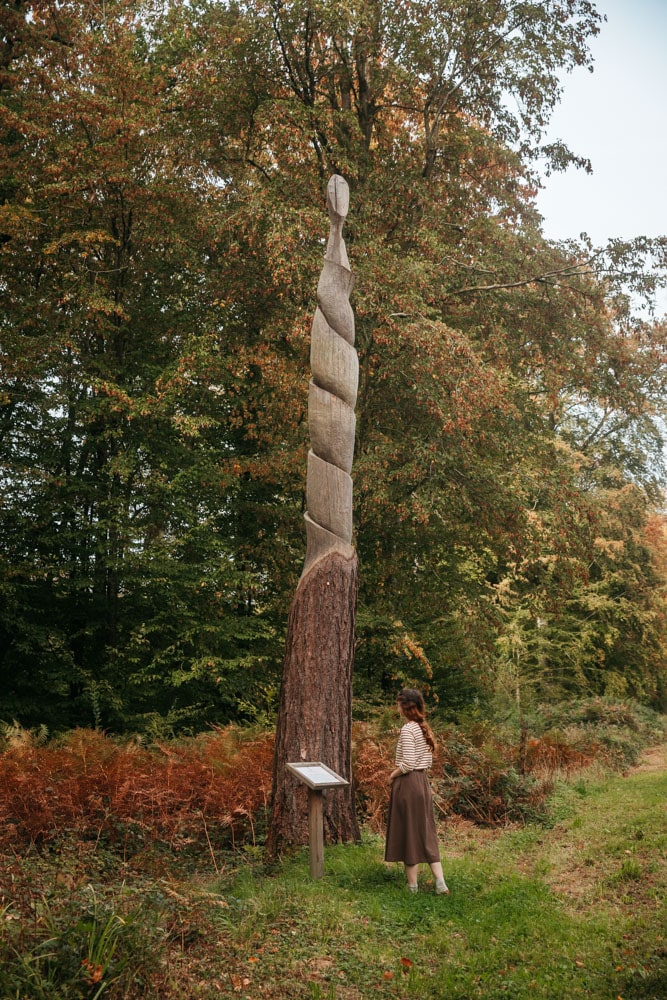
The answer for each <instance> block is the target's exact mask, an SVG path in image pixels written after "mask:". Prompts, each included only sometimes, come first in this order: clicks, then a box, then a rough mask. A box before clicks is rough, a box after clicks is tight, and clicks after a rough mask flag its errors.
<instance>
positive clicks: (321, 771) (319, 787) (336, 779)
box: [287, 761, 350, 878]
mask: <svg viewBox="0 0 667 1000" xmlns="http://www.w3.org/2000/svg"><path fill="white" fill-rule="evenodd" d="M287 769H288V771H291V772H292V774H294V775H295V776H296V777H297V778H298V779H299V781H302V782H303V783H304V785H307V786H308V842H309V845H310V874H311V875H312V877H313V878H322V876H323V875H324V820H323V818H322V792H323V791H324V789H325V788H343V786H345V785H349V783H350V782H349V781H346V780H345V778H342V777H341V776H340V774H336V772H335V771H332V770H331V768H330V767H327V766H326V764H322V763H321V762H320V761H297V762H296V763H293V764H287Z"/></svg>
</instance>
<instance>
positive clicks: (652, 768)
mask: <svg viewBox="0 0 667 1000" xmlns="http://www.w3.org/2000/svg"><path fill="white" fill-rule="evenodd" d="M665 768H667V743H661V744H660V746H657V747H651V749H650V750H646V751H645V752H644V753H643V754H642V757H641V760H640V761H639V763H638V764H636V765H635V766H634V767H633V768H631V769H630V773H643V774H656V773H657V772H658V771H664V770H665Z"/></svg>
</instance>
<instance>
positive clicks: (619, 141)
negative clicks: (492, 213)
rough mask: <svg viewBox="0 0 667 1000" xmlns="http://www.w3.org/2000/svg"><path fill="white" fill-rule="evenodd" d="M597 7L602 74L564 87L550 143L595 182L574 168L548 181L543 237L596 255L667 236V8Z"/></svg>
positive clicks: (614, 2) (647, 0) (576, 75)
mask: <svg viewBox="0 0 667 1000" xmlns="http://www.w3.org/2000/svg"><path fill="white" fill-rule="evenodd" d="M596 6H597V9H598V11H599V12H600V13H601V14H606V15H607V21H606V23H605V22H603V23H602V25H601V27H600V34H599V35H598V37H597V38H595V39H593V40H592V42H591V43H590V47H591V51H592V54H593V57H594V60H595V62H594V72H593V73H592V74H591V73H589V71H588V70H586V69H584V68H577V69H576V70H574V71H573V73H571V74H569V75H567V76H565V77H564V79H563V87H564V92H563V98H562V102H561V104H560V105H559V106H558V108H557V109H556V111H555V113H554V115H553V118H552V122H551V127H550V129H549V133H548V135H549V138H550V140H553V139H556V138H559V139H562V140H563V141H564V142H565V144H566V145H567V146H568V147H569V148H570V149H571V150H572V152H574V153H576V154H577V155H580V156H585V157H588V159H590V160H591V162H592V166H593V174H592V176H589V175H587V174H586V173H585V172H584V171H583V170H576V169H574V168H570V169H569V170H568V171H567V172H566V173H565V174H555V175H552V176H551V177H550V178H545V179H544V184H545V189H544V190H543V191H542V192H541V193H540V195H539V196H538V208H539V210H540V212H541V213H542V215H543V216H544V231H545V233H546V235H547V236H548V237H550V238H553V239H564V238H566V237H577V236H579V234H580V233H581V232H586V233H588V235H589V236H590V237H591V239H592V240H593V243H595V244H597V245H599V244H604V243H605V242H606V241H607V239H609V238H610V237H614V236H619V237H625V238H629V237H633V236H640V235H644V236H662V235H667V0H597V3H596ZM661 305H662V303H661Z"/></svg>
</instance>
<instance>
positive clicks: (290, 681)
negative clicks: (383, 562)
mask: <svg viewBox="0 0 667 1000" xmlns="http://www.w3.org/2000/svg"><path fill="white" fill-rule="evenodd" d="M356 594H357V556H356V553H354V552H353V553H352V555H351V557H350V558H346V557H345V556H343V555H341V554H340V553H338V552H333V553H330V554H329V555H327V556H325V557H324V558H322V559H320V560H319V561H318V563H317V564H316V566H315V567H314V568H313V569H312V570H311V572H310V573H308V575H307V576H305V577H302V578H301V580H300V582H299V585H298V587H297V591H296V594H295V597H294V600H293V602H292V607H291V609H290V614H289V621H288V626H287V644H286V648H285V662H284V666H283V683H282V689H281V695H280V710H279V714H278V727H277V731H276V749H275V755H274V764H273V804H272V817H271V827H270V831H269V839H268V845H267V846H268V850H269V853H271V854H276V853H277V852H278V851H280V849H281V847H282V846H284V845H287V844H306V843H308V796H307V789H306V786H305V785H304V784H302V783H301V782H300V781H299V780H298V779H297V778H296V777H295V776H293V775H292V774H291V773H289V772H288V771H287V769H286V767H285V765H286V763H287V762H288V761H306V760H313V761H322V762H323V763H324V764H326V765H327V766H328V767H331V768H333V770H334V771H336V772H337V773H338V774H340V775H341V776H342V777H344V778H347V779H348V780H349V781H350V785H349V786H347V787H345V788H336V789H327V790H325V791H324V793H323V797H324V802H323V807H324V808H323V813H324V836H325V840H327V841H329V842H336V841H349V840H358V839H359V826H358V823H357V816H356V808H355V794H354V786H353V783H352V761H351V737H352V666H353V660H354V624H355V615H356Z"/></svg>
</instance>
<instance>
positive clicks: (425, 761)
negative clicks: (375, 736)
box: [395, 722, 433, 774]
mask: <svg viewBox="0 0 667 1000" xmlns="http://www.w3.org/2000/svg"><path fill="white" fill-rule="evenodd" d="M395 763H396V766H397V767H398V768H399V770H401V771H402V772H403V774H407V772H408V771H423V770H425V769H426V768H427V767H431V765H432V764H433V754H432V752H431V748H430V746H429V745H428V743H427V742H426V740H425V739H424V734H423V733H422V730H421V726H420V725H419V723H418V722H406V723H405V725H404V726H403V727H402V729H401V733H400V736H399V737H398V744H397V746H396V758H395Z"/></svg>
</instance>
